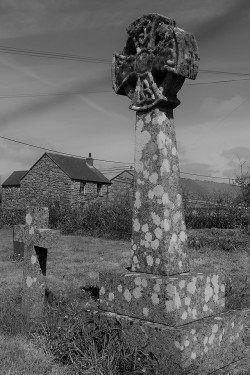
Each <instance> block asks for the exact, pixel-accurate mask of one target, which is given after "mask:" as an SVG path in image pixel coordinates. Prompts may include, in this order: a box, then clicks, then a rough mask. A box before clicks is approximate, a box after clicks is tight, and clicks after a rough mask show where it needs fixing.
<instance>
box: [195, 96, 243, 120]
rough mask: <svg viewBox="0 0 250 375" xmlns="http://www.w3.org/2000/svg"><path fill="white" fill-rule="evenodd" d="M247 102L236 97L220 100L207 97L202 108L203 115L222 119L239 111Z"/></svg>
mask: <svg viewBox="0 0 250 375" xmlns="http://www.w3.org/2000/svg"><path fill="white" fill-rule="evenodd" d="M244 101H245V100H244V99H243V98H242V97H241V96H239V95H236V96H234V97H232V98H230V99H224V100H218V99H217V98H213V97H207V98H206V99H204V100H203V102H202V103H201V106H200V112H201V115H203V116H207V117H209V118H211V117H217V118H219V117H222V116H225V115H227V114H228V113H231V111H232V110H234V109H237V108H238V107H239V106H241V104H242V103H243V102H244Z"/></svg>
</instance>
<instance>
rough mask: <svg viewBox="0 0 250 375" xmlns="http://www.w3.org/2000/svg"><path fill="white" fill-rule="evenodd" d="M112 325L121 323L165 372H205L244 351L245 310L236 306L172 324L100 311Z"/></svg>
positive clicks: (126, 333) (127, 335) (136, 344)
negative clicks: (186, 321)
mask: <svg viewBox="0 0 250 375" xmlns="http://www.w3.org/2000/svg"><path fill="white" fill-rule="evenodd" d="M100 318H101V319H104V320H106V319H107V320H108V321H109V323H110V325H111V326H112V325H113V326H114V327H115V326H116V325H117V322H119V323H120V325H121V328H122V335H123V338H124V339H125V340H127V341H128V342H129V343H130V346H131V347H132V348H136V347H137V348H138V347H139V348H142V349H143V351H144V352H145V353H153V354H154V355H155V357H156V358H157V360H158V362H159V363H160V365H161V366H162V367H163V368H164V370H166V374H173V375H175V374H178V375H184V374H185V375H186V374H188V375H198V374H199V375H201V374H202V375H206V374H210V373H212V372H213V371H215V370H217V369H220V368H221V367H224V366H226V365H228V364H230V363H231V362H234V361H237V360H239V359H241V358H243V357H244V355H245V352H246V350H245V345H244V343H243V334H244V332H243V331H244V311H241V310H234V311H227V312H224V313H220V314H219V315H214V316H211V317H207V318H204V319H199V320H196V321H193V322H191V323H188V324H185V325H182V326H180V327H170V326H167V325H165V324H157V323H152V322H148V321H144V320H141V319H137V318H132V317H129V316H126V315H121V314H115V313H111V312H106V313H103V315H102V313H101V316H100Z"/></svg>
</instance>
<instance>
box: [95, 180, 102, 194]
mask: <svg viewBox="0 0 250 375" xmlns="http://www.w3.org/2000/svg"><path fill="white" fill-rule="evenodd" d="M102 188H103V184H100V183H98V184H96V191H97V194H98V195H99V196H100V197H102V196H103V192H102Z"/></svg>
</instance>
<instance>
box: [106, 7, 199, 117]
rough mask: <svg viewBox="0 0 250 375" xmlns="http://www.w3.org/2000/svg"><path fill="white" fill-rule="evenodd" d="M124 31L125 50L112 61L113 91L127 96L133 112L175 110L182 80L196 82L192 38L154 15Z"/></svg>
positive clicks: (196, 64) (135, 22)
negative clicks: (154, 109)
mask: <svg viewBox="0 0 250 375" xmlns="http://www.w3.org/2000/svg"><path fill="white" fill-rule="evenodd" d="M127 32H128V35H129V37H128V40H127V43H126V46H125V48H124V49H123V51H122V53H119V54H115V55H114V58H113V64H112V76H113V88H114V90H115V91H116V93H117V94H121V95H127V96H128V97H129V98H130V99H131V101H132V103H131V106H130V108H131V109H134V110H144V109H148V108H153V107H154V106H156V105H161V106H166V107H169V108H175V107H176V106H177V105H178V104H179V100H178V99H177V97H176V94H177V92H178V91H179V90H180V88H181V86H182V85H183V83H184V80H185V78H191V79H195V77H196V75H197V72H198V60H199V57H198V50H197V45H196V42H195V39H194V37H193V36H192V35H191V34H189V33H186V32H185V31H183V30H182V29H179V28H177V27H176V25H175V21H174V20H172V19H170V18H166V17H163V16H160V15H157V14H150V15H147V16H143V17H141V18H139V19H138V20H136V21H134V22H133V23H132V24H131V25H130V26H129V28H128V29H127Z"/></svg>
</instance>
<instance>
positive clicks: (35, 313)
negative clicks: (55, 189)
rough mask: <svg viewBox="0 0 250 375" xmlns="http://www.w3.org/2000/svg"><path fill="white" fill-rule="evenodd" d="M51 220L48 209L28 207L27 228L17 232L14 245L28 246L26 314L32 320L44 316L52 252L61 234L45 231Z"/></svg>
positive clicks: (24, 304)
mask: <svg viewBox="0 0 250 375" xmlns="http://www.w3.org/2000/svg"><path fill="white" fill-rule="evenodd" d="M48 218H49V211H48V208H47V207H39V208H38V207H28V208H27V211H26V217H25V221H26V224H25V225H16V226H15V229H14V241H17V242H19V243H23V244H24V264H23V291H22V311H23V314H24V315H25V316H26V317H27V318H28V319H29V318H30V319H36V318H40V317H41V316H42V315H43V310H44V298H45V287H46V265H47V254H48V248H50V247H51V246H53V245H54V244H55V241H57V239H58V236H59V232H58V231H55V230H51V229H48V228H44V226H45V225H46V224H47V223H48Z"/></svg>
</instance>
